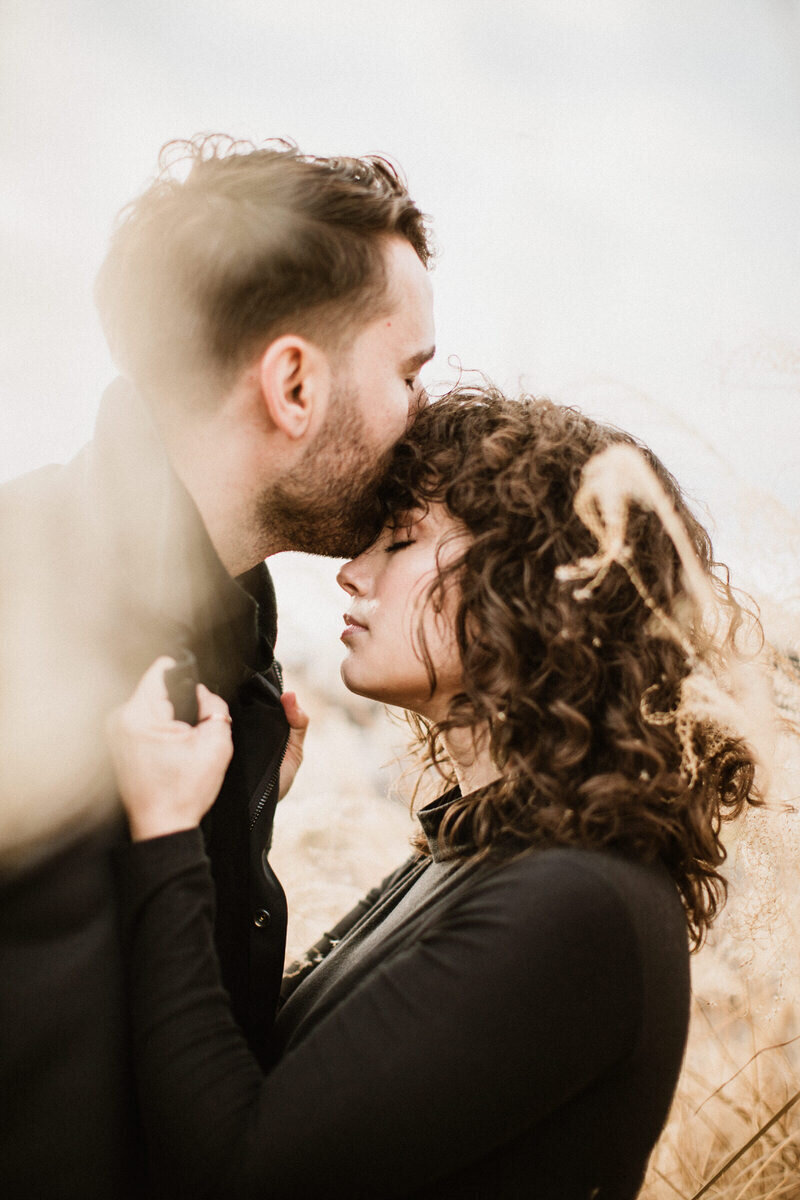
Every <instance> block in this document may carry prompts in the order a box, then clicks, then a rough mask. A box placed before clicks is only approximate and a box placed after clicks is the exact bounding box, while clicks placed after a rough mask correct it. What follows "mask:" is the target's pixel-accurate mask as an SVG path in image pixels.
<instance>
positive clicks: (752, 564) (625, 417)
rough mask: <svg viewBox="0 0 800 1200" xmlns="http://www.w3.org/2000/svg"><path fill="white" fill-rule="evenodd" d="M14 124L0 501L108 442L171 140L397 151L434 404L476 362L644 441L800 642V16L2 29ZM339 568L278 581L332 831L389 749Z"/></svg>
mask: <svg viewBox="0 0 800 1200" xmlns="http://www.w3.org/2000/svg"><path fill="white" fill-rule="evenodd" d="M0 111H2V117H3V120H2V130H1V131H0V164H2V184H3V186H2V199H1V200H0V262H1V263H2V283H3V286H2V288H1V289H0V404H2V412H3V436H2V439H1V440H0V479H1V478H4V477H8V476H10V475H13V474H16V473H19V472H21V471H23V470H26V469H29V468H32V467H35V466H37V465H39V464H41V463H44V462H48V461H51V460H54V459H55V460H62V459H65V458H68V457H69V456H70V455H71V454H72V453H73V452H74V451H75V450H76V449H77V447H78V446H79V445H80V444H81V443H82V442H83V441H84V440H85V439H86V438H87V437H88V436H90V434H91V429H92V422H93V418H94V413H95V410H96V407H97V404H98V400H99V397H100V394H101V392H102V389H103V387H104V386H105V384H106V383H107V382H108V381H109V380H110V379H111V378H112V376H113V366H112V363H111V361H110V359H109V357H108V354H107V351H106V349H105V346H104V343H103V340H102V337H101V334H100V331H99V326H98V322H97V320H96V317H95V314H94V310H93V305H92V299H91V290H92V281H93V278H94V275H95V272H96V270H97V267H98V265H99V263H100V261H101V259H102V257H103V254H104V250H105V246H106V241H107V237H108V233H109V230H110V228H111V225H112V222H113V219H114V216H115V214H116V212H117V211H118V209H119V208H120V207H121V206H122V205H123V204H124V203H125V202H126V201H127V200H128V199H130V198H131V196H132V195H134V194H135V193H136V192H137V191H139V190H140V189H141V188H142V187H143V186H144V185H145V184H146V183H147V181H148V179H149V178H150V177H151V175H152V172H153V170H154V168H155V161H156V156H157V152H158V149H159V147H160V146H161V144H162V143H163V142H165V141H167V140H169V139H170V138H173V137H178V136H187V135H191V134H193V133H196V132H199V131H225V132H229V133H233V134H236V135H238V136H243V137H249V138H252V139H255V140H260V139H263V138H266V137H268V136H273V135H282V136H289V137H292V138H294V139H295V140H296V141H297V142H298V143H299V144H300V146H301V147H302V148H303V149H305V150H308V151H312V152H318V153H322V154H336V153H369V152H381V153H385V154H388V155H391V156H392V157H393V158H395V159H396V160H397V161H398V162H399V163H400V164H401V165H402V167H403V168H404V170H405V172H406V174H407V176H408V178H409V181H410V186H411V190H412V193H413V195H414V196H415V198H416V199H417V200H418V202H419V203H420V204H421V206H422V207H423V208H424V209H425V210H426V211H428V212H430V213H431V214H433V216H434V219H435V232H436V239H437V242H438V245H439V248H440V254H439V257H438V261H437V264H436V268H435V274H434V283H435V287H436V296H437V322H438V347H439V349H438V353H437V357H436V360H435V362H434V363H433V364H432V366H431V367H430V368H428V369H427V370H426V379H427V381H428V382H429V383H430V384H436V383H445V382H447V380H452V379H453V377H454V374H455V370H456V363H458V362H460V363H461V364H462V365H463V366H464V367H465V368H480V369H482V370H483V371H485V372H487V373H488V374H490V375H491V376H493V377H494V378H495V379H496V380H497V381H498V382H500V383H501V384H503V385H504V386H506V387H508V388H510V389H512V390H513V389H517V388H518V387H519V386H520V385H522V386H524V387H527V388H529V389H531V390H533V391H534V392H537V393H546V394H550V395H553V396H554V397H556V398H559V399H563V400H568V401H571V402H572V401H574V402H577V403H579V404H581V405H582V406H583V407H585V408H586V409H587V410H588V411H590V412H591V413H593V414H597V415H601V416H604V417H607V418H608V419H610V420H612V421H616V422H617V423H619V424H622V425H624V426H626V427H627V428H629V429H630V430H631V431H632V432H634V433H636V434H638V435H639V436H641V437H644V438H645V439H646V440H648V441H650V442H651V443H652V445H653V446H654V448H655V449H656V450H657V452H659V453H660V454H661V455H662V457H663V458H664V459H665V461H666V462H667V465H668V466H669V467H670V468H671V469H672V470H673V471H674V473H675V474H676V475H677V476H678V478H679V479H680V480H681V482H682V483H683V484H684V485H685V486H686V487H687V488H688V490H689V492H690V494H691V496H692V497H693V499H694V500H695V502H696V503H697V505H698V506H699V508H700V509H701V511H703V512H704V513H705V514H706V517H707V519H708V520H709V521H710V524H711V526H712V528H713V529H714V530H715V532H716V540H717V545H718V550H719V552H720V554H721V556H722V557H723V558H725V559H726V560H727V561H729V562H730V564H731V566H732V568H733V572H734V579H735V581H737V582H739V583H741V584H742V585H744V586H747V587H749V588H751V589H752V590H754V591H756V593H757V594H758V595H759V597H760V598H762V599H766V600H767V601H768V611H769V615H770V619H771V620H772V621H773V622H774V623H775V627H776V629H779V630H780V636H781V638H782V640H783V644H784V645H786V646H788V645H790V644H793V643H794V640H795V638H796V624H797V621H796V618H797V614H798V612H800V583H798V577H799V576H800V567H798V564H800V532H798V516H797V514H798V511H799V510H800V471H798V469H797V465H798V461H800V418H799V417H798V405H800V226H799V223H798V216H797V214H798V212H800V3H797V2H796V0H706V2H703V3H699V2H698V0H650V2H649V3H648V2H647V0H640V2H638V3H634V2H632V0H631V2H629V0H586V2H578V0H553V2H546V0H485V2H484V0H477V2H476V0H472V2H471V0H404V3H403V4H402V5H400V4H396V3H382V2H379V0H368V2H366V0H346V2H344V3H322V2H317V3H313V2H311V0H293V2H292V3H291V4H289V3H286V4H279V3H272V2H269V0H263V2H261V3H259V2H257V0H228V3H226V4H224V5H223V4H219V3H211V2H210V0H192V3H188V2H184V0H136V2H135V3H134V2H133V0H130V2H126V0H61V2H59V0H49V2H47V3H45V2H44V0H3V2H2V4H0ZM334 570H335V568H334V566H333V565H332V564H330V563H327V562H321V561H312V560H308V559H306V560H303V559H298V558H297V557H296V556H282V559H281V560H280V561H277V562H276V563H275V574H276V577H277V581H278V585H279V592H280V600H281V635H280V642H279V651H280V653H281V656H282V657H283V659H284V660H285V661H286V663H287V665H288V666H289V669H290V674H292V677H293V679H294V680H295V681H297V682H298V686H299V687H300V688H301V689H303V696H304V697H305V698H306V699H307V702H308V704H309V706H310V707H312V708H315V712H316V714H317V720H316V723H315V730H314V733H313V735H312V737H311V740H310V754H309V759H310V761H309V764H308V768H307V772H306V776H307V778H306V783H305V786H304V789H301V790H300V792H299V794H298V798H297V799H296V800H295V801H294V803H295V805H296V806H298V805H300V804H301V803H309V804H311V803H313V804H316V805H319V806H321V807H320V810H319V821H320V822H321V823H324V822H325V821H329V817H330V807H326V806H327V805H328V802H329V800H330V798H331V797H334V799H335V800H336V803H337V804H341V803H343V802H344V801H343V798H352V797H354V796H360V797H363V796H364V795H365V794H367V793H371V792H372V791H376V792H378V793H380V792H382V791H384V790H385V787H386V780H387V777H388V776H387V773H386V772H381V770H380V763H381V762H382V761H383V759H384V757H385V750H386V745H387V744H388V742H390V741H391V740H392V735H391V733H390V732H389V731H388V729H387V727H386V725H385V723H383V721H382V720H379V719H378V717H377V716H376V714H375V713H374V712H373V711H372V710H371V709H370V708H369V706H366V705H364V704H359V703H358V702H355V701H351V700H350V699H349V698H348V697H347V696H346V694H345V693H344V690H343V688H342V687H341V685H340V684H339V682H338V662H339V659H340V657H341V647H340V644H339V642H338V634H339V632H340V629H341V616H340V614H341V612H342V607H343V605H342V602H341V600H340V598H339V595H338V593H337V589H336V586H335V584H334V583H333V575H334ZM769 602H772V605H773V609H774V612H773V609H770V608H769ZM332 706H333V707H332ZM315 739H316V740H315ZM395 740H396V739H395ZM315 756H316V757H315ZM315 762H316V764H317V765H316V766H315V765H314V763H315ZM304 797H306V798H305V799H304ZM354 819H359V820H360V819H361V818H354ZM309 820H311V816H309V817H308V818H307V820H306V824H307V822H308V821H309ZM300 824H303V822H301V823H300ZM346 824H347V822H345V821H342V822H341V827H342V828H344V826H345V825H346ZM305 827H306V826H305V825H304V828H305ZM405 831H406V830H405V826H404V834H405ZM380 840H381V839H380V837H378V841H379V842H380ZM391 853H392V855H394V853H395V852H394V849H392V852H391ZM367 857H369V856H367ZM378 866H382V864H373V863H369V862H368V863H367V868H369V867H372V869H373V871H374V870H376V869H377V867H378ZM367 868H365V870H366V869H367ZM356 886H357V884H356V883H353V887H356Z"/></svg>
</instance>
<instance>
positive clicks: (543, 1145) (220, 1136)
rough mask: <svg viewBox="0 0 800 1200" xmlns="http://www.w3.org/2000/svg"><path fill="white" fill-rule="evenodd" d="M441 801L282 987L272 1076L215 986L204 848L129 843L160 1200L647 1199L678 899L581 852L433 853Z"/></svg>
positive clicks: (680, 1025)
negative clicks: (466, 856)
mask: <svg viewBox="0 0 800 1200" xmlns="http://www.w3.org/2000/svg"><path fill="white" fill-rule="evenodd" d="M448 802H449V800H448V798H445V799H444V800H443V801H439V802H437V803H435V804H434V805H432V806H429V808H428V809H426V810H423V812H422V813H421V814H420V818H421V822H422V825H423V829H424V831H425V833H426V835H427V838H428V842H429V848H430V851H431V854H430V857H428V856H424V857H423V856H415V857H413V858H411V859H410V860H409V861H408V862H407V863H406V864H405V865H404V866H403V867H401V868H400V869H399V870H398V871H397V872H395V874H394V875H392V876H390V877H389V878H388V879H387V880H386V881H385V882H384V884H383V885H382V886H381V887H380V888H379V889H376V891H375V892H373V893H371V894H370V896H368V897H367V898H366V900H365V901H364V902H362V904H361V905H359V906H358V907H357V908H356V909H355V910H354V911H353V913H351V914H350V915H349V917H348V918H346V919H345V920H344V921H342V922H341V923H340V925H339V926H337V928H336V930H335V931H334V932H333V934H331V935H329V936H328V937H327V938H326V939H324V941H323V943H320V945H319V946H318V947H317V948H315V951H314V953H313V954H311V955H310V957H309V963H307V964H306V965H305V967H303V968H298V969H295V970H293V971H292V972H291V973H290V974H289V976H288V977H287V981H286V987H285V997H286V998H285V1000H284V1003H283V1006H282V1008H281V1010H280V1012H279V1014H278V1017H277V1020H276V1022H275V1025H274V1028H273V1030H272V1043H271V1055H272V1065H271V1066H270V1067H269V1068H268V1069H267V1071H266V1073H263V1072H262V1071H261V1070H260V1069H259V1067H258V1066H257V1064H256V1062H255V1061H254V1060H253V1058H252V1057H251V1055H250V1053H249V1052H248V1049H247V1046H246V1043H245V1041H244V1039H243V1037H242V1035H241V1033H240V1032H239V1029H238V1028H237V1026H236V1024H235V1023H234V1021H233V1019H232V1017H231V1014H230V1010H229V1005H228V1000H227V997H226V994H225V992H224V990H223V989H222V987H221V985H220V980H219V971H218V966H217V962H216V959H215V954H214V946H213V938H212V912H213V905H214V896H213V885H212V881H211V878H210V875H209V871H208V863H207V861H206V859H205V855H204V852H203V843H202V839H201V837H200V835H199V833H198V832H197V831H194V830H192V831H188V832H184V833H178V834H174V835H171V836H169V837H164V838H157V839H153V840H151V841H147V842H140V843H137V844H135V845H133V846H132V847H131V848H130V850H129V852H128V856H127V861H126V864H125V877H124V878H125V894H126V904H125V907H126V912H127V918H128V922H129V929H128V932H129V936H130V947H131V968H132V993H131V994H132V1003H133V1021H134V1035H135V1053H136V1060H137V1070H138V1073H139V1084H140V1094H141V1098H142V1104H143V1109H144V1116H145V1122H146V1126H147V1130H148V1134H149V1139H150V1147H151V1153H152V1157H153V1164H154V1171H155V1173H156V1175H157V1176H158V1177H159V1178H160V1179H161V1180H162V1182H163V1184H164V1186H165V1187H168V1188H169V1189H170V1190H169V1194H170V1195H173V1194H177V1195H181V1196H187V1197H188V1196H191V1197H236V1198H237V1200H244V1198H246V1197H256V1196H258V1197H261V1198H264V1197H270V1198H276V1200H277V1198H278V1197H308V1198H317V1197H348V1198H349V1200H352V1198H355V1197H369V1198H370V1200H377V1198H379V1197H393V1196H414V1197H459V1198H463V1197H486V1198H488V1197H491V1198H492V1200H497V1198H503V1197H523V1196H524V1197H530V1196H536V1197H539V1198H543V1200H573V1198H574V1200H578V1198H579V1197H580V1198H581V1200H589V1198H590V1197H595V1198H597V1200H601V1198H612V1197H613V1198H615V1200H622V1198H632V1197H634V1196H635V1195H636V1193H637V1191H638V1189H639V1187H640V1186H641V1182H642V1178H643V1174H644V1169H645V1166H646V1161H647V1157H648V1155H649V1153H650V1150H651V1149H652V1146H653V1144H654V1142H655V1140H656V1138H657V1137H658V1134H659V1132H660V1130H661V1128H662V1126H663V1123H664V1120H665V1118H666V1115H667V1111H668V1108H669V1104H670V1100H671V1097H672V1094H673V1090H674V1087H675V1083H676V1080H677V1076H678V1071H679V1067H680V1063H681V1058H682V1054H683V1049H684V1044H685V1037H686V1028H687V1021H688V998H689V974H688V953H687V937H686V927H685V921H684V917H683V912H682V908H681V904H680V901H679V898H678V895H677V892H676V889H675V887H674V885H673V883H672V881H671V880H670V878H669V877H668V876H667V874H666V873H665V872H664V871H663V870H662V869H661V868H660V867H657V866H645V865H642V864H639V863H635V862H631V861H629V860H627V859H624V858H622V857H619V856H617V855H612V854H608V853H601V852H595V851H588V850H579V849H563V848H554V849H547V850H537V851H530V852H528V853H526V854H525V855H523V856H521V857H518V858H516V859H514V860H511V861H509V862H507V863H504V864H501V865H497V864H488V863H478V864H476V863H470V862H468V861H467V862H464V861H462V860H458V859H452V858H451V859H448V858H446V857H442V855H441V854H440V851H439V847H438V844H437V838H436V834H437V830H438V827H439V823H440V821H441V817H442V814H443V812H444V811H445V809H446V806H447V803H448ZM321 955H322V958H321V961H320V956H321Z"/></svg>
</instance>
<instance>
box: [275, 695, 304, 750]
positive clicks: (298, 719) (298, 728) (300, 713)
mask: <svg viewBox="0 0 800 1200" xmlns="http://www.w3.org/2000/svg"><path fill="white" fill-rule="evenodd" d="M281 704H282V705H283V711H284V712H285V713H286V720H287V721H288V722H289V728H290V729H291V731H292V733H293V734H298V735H299V736H300V740H301V741H302V739H303V738H304V737H305V734H306V730H307V729H308V724H309V716H308V713H307V712H305V710H304V709H302V708H301V707H300V704H299V702H298V699H297V695H296V693H295V692H284V693H283V695H282V696H281Z"/></svg>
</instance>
